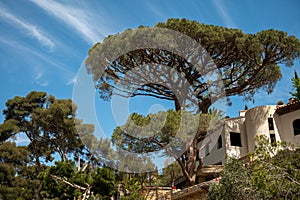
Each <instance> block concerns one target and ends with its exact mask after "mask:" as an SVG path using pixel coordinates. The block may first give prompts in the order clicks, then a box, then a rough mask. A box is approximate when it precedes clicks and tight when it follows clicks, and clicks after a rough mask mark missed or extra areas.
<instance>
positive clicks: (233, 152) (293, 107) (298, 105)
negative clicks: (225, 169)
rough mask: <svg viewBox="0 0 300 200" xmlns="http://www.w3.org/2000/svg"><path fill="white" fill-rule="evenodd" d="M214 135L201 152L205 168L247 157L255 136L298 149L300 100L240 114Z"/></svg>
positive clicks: (252, 147) (226, 120) (252, 148)
mask: <svg viewBox="0 0 300 200" xmlns="http://www.w3.org/2000/svg"><path fill="white" fill-rule="evenodd" d="M218 132H219V133H218ZM220 132H221V133H220ZM214 135H215V136H217V137H215V139H214V140H212V141H211V142H210V143H208V144H207V146H206V148H205V149H204V152H202V157H203V164H204V165H214V164H224V162H225V156H226V155H229V156H234V157H237V158H242V157H244V156H247V155H248V154H249V153H250V152H253V150H254V147H255V140H254V139H255V137H256V136H260V135H265V136H267V137H269V138H270V141H271V142H273V141H286V142H288V143H291V144H293V145H295V146H296V147H299V146H300V101H297V102H294V103H289V104H287V105H283V106H275V105H270V106H258V107H255V108H252V109H250V110H247V111H240V116H239V117H237V118H228V119H225V120H224V121H223V123H222V128H220V129H219V130H217V131H216V134H215V133H214Z"/></svg>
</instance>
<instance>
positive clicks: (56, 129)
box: [0, 91, 94, 199]
mask: <svg viewBox="0 0 300 200" xmlns="http://www.w3.org/2000/svg"><path fill="white" fill-rule="evenodd" d="M75 112H76V106H75V105H74V104H73V102H72V101H71V100H65V99H55V97H54V96H51V95H47V94H46V93H45V92H36V91H33V92H30V93H29V94H28V95H26V96H25V97H19V96H16V97H14V98H13V99H9V100H8V101H7V102H6V109H5V110H4V111H3V114H4V115H5V120H4V122H3V123H2V124H0V139H1V141H0V142H1V143H3V142H5V141H6V140H7V139H9V138H11V139H13V138H14V137H16V136H17V135H18V134H21V133H24V134H25V135H26V136H27V138H28V139H29V144H28V146H27V149H28V151H29V152H30V154H29V158H30V160H31V161H33V163H34V164H33V165H32V167H31V169H30V171H31V172H30V173H33V174H34V176H35V180H36V181H39V182H40V183H39V184H38V185H37V186H36V188H35V189H34V193H35V194H34V196H35V199H40V192H41V191H42V188H43V181H42V180H41V179H40V180H38V174H39V173H40V172H42V171H43V170H44V168H45V165H44V162H43V161H46V162H48V161H52V160H53V159H54V157H53V155H54V153H58V155H60V158H61V160H62V161H65V160H68V156H69V155H70V154H71V156H73V157H74V156H75V157H76V156H77V157H78V156H79V155H80V154H85V153H88V154H89V152H88V151H87V150H86V149H84V145H83V144H82V143H81V140H80V135H81V136H83V137H88V136H90V135H91V134H92V133H91V131H93V130H94V129H93V127H91V125H84V124H82V121H80V120H77V119H76V118H75ZM77 127H78V130H77V129H76V128H77ZM78 131H80V133H79V132H78ZM82 158H83V157H82ZM34 170H35V172H34ZM28 192H29V191H28Z"/></svg>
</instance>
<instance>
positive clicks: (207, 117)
mask: <svg viewBox="0 0 300 200" xmlns="http://www.w3.org/2000/svg"><path fill="white" fill-rule="evenodd" d="M221 114H222V112H220V111H218V110H215V109H211V110H210V111H209V114H191V113H190V112H187V111H183V110H182V111H177V112H176V111H174V110H168V111H166V112H159V113H156V114H149V115H147V116H142V115H139V114H136V113H133V114H132V115H130V116H129V118H128V120H127V122H126V123H125V124H124V125H123V126H120V127H117V128H116V129H115V130H114V133H113V135H112V142H113V144H115V145H116V146H117V148H119V149H122V150H126V151H129V152H134V153H139V154H141V155H142V153H147V152H155V151H161V152H162V155H163V156H168V157H173V158H174V159H175V160H176V161H177V162H178V164H179V166H180V167H181V170H182V173H183V174H184V176H185V177H186V178H187V182H188V184H189V185H193V184H195V182H196V174H197V170H200V169H201V167H202V163H201V160H200V159H199V149H198V144H199V141H201V140H202V139H203V138H204V137H205V136H206V133H207V131H208V129H209V127H213V128H216V127H218V125H219V124H218V122H219V120H218V119H220V115H221Z"/></svg>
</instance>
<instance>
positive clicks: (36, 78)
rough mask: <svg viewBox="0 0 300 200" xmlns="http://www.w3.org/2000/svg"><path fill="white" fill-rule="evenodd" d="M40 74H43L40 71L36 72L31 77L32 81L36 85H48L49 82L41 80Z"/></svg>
mask: <svg viewBox="0 0 300 200" xmlns="http://www.w3.org/2000/svg"><path fill="white" fill-rule="evenodd" d="M42 76H43V73H42V72H40V73H37V74H36V75H35V76H34V77H33V80H32V83H34V84H37V85H39V86H42V87H46V86H48V85H49V82H48V81H44V80H42Z"/></svg>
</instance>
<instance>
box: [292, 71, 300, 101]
mask: <svg viewBox="0 0 300 200" xmlns="http://www.w3.org/2000/svg"><path fill="white" fill-rule="evenodd" d="M292 84H293V90H294V91H295V92H290V94H291V95H292V96H293V98H294V99H295V100H296V101H298V100H300V78H299V77H298V74H297V72H296V71H295V76H294V78H292Z"/></svg>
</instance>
